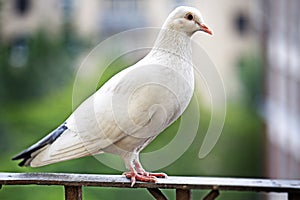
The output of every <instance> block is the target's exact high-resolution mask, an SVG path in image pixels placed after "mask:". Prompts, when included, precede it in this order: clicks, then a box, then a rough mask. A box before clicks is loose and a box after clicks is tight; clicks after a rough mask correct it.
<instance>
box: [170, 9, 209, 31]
mask: <svg viewBox="0 0 300 200" xmlns="http://www.w3.org/2000/svg"><path fill="white" fill-rule="evenodd" d="M164 28H167V29H171V30H174V31H179V32H182V33H185V34H187V35H188V36H191V35H193V34H194V33H195V32H197V31H204V32H206V33H208V34H210V35H212V31H211V30H210V29H209V28H208V27H207V26H206V25H205V24H204V22H203V18H202V15H201V13H200V11H199V10H197V9H196V8H193V7H188V6H179V7H177V8H176V9H175V10H173V12H171V13H170V14H169V16H168V18H167V20H166V22H165V24H164Z"/></svg>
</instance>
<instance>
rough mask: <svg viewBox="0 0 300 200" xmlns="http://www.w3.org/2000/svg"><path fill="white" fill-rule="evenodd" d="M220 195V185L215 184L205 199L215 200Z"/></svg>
mask: <svg viewBox="0 0 300 200" xmlns="http://www.w3.org/2000/svg"><path fill="white" fill-rule="evenodd" d="M219 195H220V192H219V187H218V186H213V189H212V190H211V191H210V192H209V193H208V194H207V195H206V196H205V197H204V198H203V200H214V199H216V198H217V197H218V196H219Z"/></svg>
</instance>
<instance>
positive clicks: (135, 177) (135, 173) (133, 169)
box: [123, 161, 167, 187]
mask: <svg viewBox="0 0 300 200" xmlns="http://www.w3.org/2000/svg"><path fill="white" fill-rule="evenodd" d="M123 175H125V176H126V178H128V179H131V187H133V186H134V184H135V183H136V181H142V182H157V178H167V175H166V174H165V173H149V172H146V171H145V170H144V169H143V167H142V166H141V164H140V163H139V162H138V161H134V162H133V163H132V166H130V171H129V172H125V173H123Z"/></svg>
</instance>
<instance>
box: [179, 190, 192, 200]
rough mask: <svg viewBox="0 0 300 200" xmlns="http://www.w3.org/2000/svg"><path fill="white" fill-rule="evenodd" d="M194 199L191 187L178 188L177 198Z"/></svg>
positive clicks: (180, 199) (181, 199)
mask: <svg viewBox="0 0 300 200" xmlns="http://www.w3.org/2000/svg"><path fill="white" fill-rule="evenodd" d="M190 199H192V191H191V190H190V189H176V200H190Z"/></svg>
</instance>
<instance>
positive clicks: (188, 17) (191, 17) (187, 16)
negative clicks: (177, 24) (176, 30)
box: [186, 13, 194, 20]
mask: <svg viewBox="0 0 300 200" xmlns="http://www.w3.org/2000/svg"><path fill="white" fill-rule="evenodd" d="M186 18H187V19H188V20H193V19H194V16H193V15H192V14H191V13H188V14H187V15H186Z"/></svg>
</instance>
